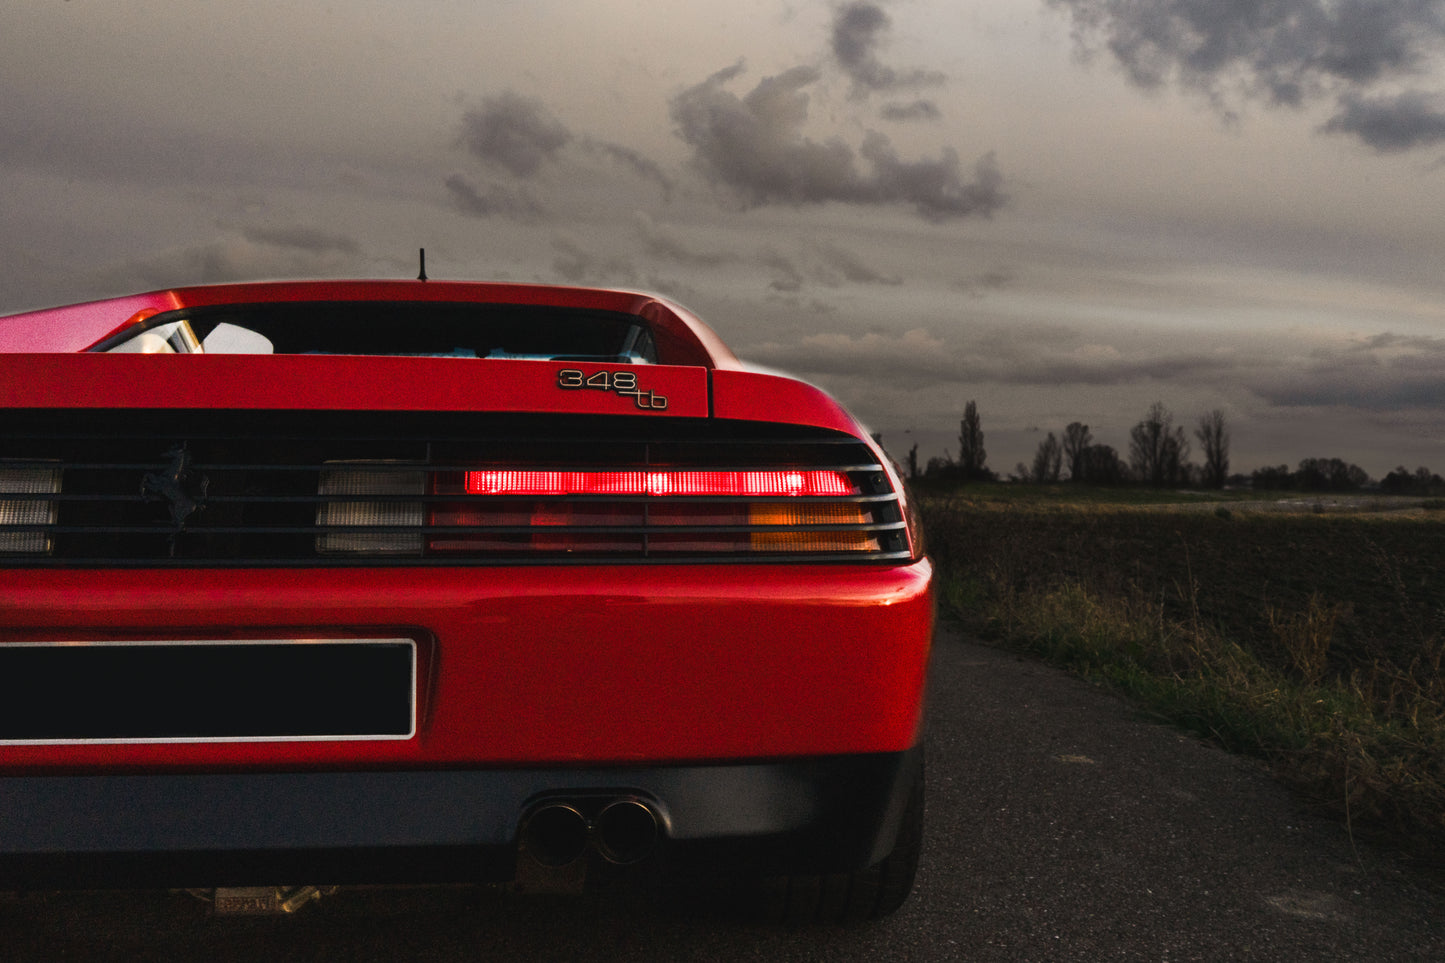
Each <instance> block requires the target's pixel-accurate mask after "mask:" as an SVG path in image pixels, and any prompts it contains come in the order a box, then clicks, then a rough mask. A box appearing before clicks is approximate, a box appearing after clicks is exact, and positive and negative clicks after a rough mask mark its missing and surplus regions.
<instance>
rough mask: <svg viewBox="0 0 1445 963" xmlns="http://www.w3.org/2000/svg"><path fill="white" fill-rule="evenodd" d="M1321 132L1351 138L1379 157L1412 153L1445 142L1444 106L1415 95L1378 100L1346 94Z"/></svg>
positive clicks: (1407, 94) (1437, 99) (1436, 99)
mask: <svg viewBox="0 0 1445 963" xmlns="http://www.w3.org/2000/svg"><path fill="white" fill-rule="evenodd" d="M1323 129H1324V130H1325V131H1327V132H1329V133H1332V134H1354V135H1355V136H1356V137H1358V138H1360V140H1362V141H1364V142H1365V143H1366V144H1369V145H1370V146H1371V147H1373V148H1374V149H1375V150H1377V151H1379V152H1381V153H1393V152H1397V151H1406V150H1412V149H1414V148H1416V147H1427V146H1429V145H1431V144H1438V143H1440V142H1441V141H1445V106H1442V100H1441V98H1439V97H1432V96H1429V95H1427V94H1423V93H1420V92H1419V91H1406V92H1404V93H1402V94H1396V95H1394V96H1382V97H1361V96H1358V95H1355V94H1347V95H1344V96H1342V97H1341V98H1340V109H1339V112H1338V113H1336V114H1335V116H1333V117H1331V118H1330V120H1329V122H1328V123H1326V124H1325V125H1324V128H1323Z"/></svg>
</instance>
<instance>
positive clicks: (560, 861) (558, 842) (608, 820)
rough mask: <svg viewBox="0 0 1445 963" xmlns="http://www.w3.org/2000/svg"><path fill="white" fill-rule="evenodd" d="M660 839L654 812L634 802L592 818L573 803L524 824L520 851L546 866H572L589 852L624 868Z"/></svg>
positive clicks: (547, 809)
mask: <svg viewBox="0 0 1445 963" xmlns="http://www.w3.org/2000/svg"><path fill="white" fill-rule="evenodd" d="M661 835H662V828H661V820H660V819H659V817H658V815H657V813H656V812H655V811H654V810H653V809H652V807H651V806H648V805H647V804H646V803H643V802H640V801H638V800H636V799H618V800H615V801H613V802H610V803H608V804H607V805H605V806H603V807H602V808H601V809H600V810H598V812H597V814H596V815H595V816H594V817H592V819H590V820H589V819H588V818H587V817H586V816H584V815H583V814H582V811H581V810H580V809H578V808H577V807H576V806H574V805H572V804H571V803H566V802H553V803H547V804H546V805H543V806H541V807H539V808H538V809H536V810H535V811H534V812H533V813H532V815H531V816H529V817H528V818H527V821H526V823H525V824H523V826H522V849H523V850H524V851H525V852H526V853H527V854H528V855H529V856H531V858H532V859H534V860H536V861H537V862H538V863H539V864H541V865H542V866H546V867H548V868H557V867H561V866H566V865H568V864H570V863H573V862H576V861H577V860H578V859H581V858H582V856H583V854H585V853H586V852H587V850H588V849H589V848H594V849H595V850H596V851H597V854H598V855H599V856H601V857H602V858H603V859H605V860H607V861H608V862H609V863H613V864H615V865H618V866H627V865H630V864H632V863H638V862H641V861H642V860H644V859H646V858H647V857H648V855H649V854H651V853H652V851H653V850H654V849H655V848H656V847H657V842H658V840H659V838H660V837H661Z"/></svg>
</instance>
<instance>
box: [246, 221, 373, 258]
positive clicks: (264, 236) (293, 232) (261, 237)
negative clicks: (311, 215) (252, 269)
mask: <svg viewBox="0 0 1445 963" xmlns="http://www.w3.org/2000/svg"><path fill="white" fill-rule="evenodd" d="M242 234H243V235H244V236H245V238H246V240H248V241H250V242H252V243H253V244H266V245H270V246H272V247H285V248H293V249H295V250H298V251H309V252H312V253H316V254H325V253H328V252H332V251H334V252H337V253H339V254H357V253H359V252H360V250H361V246H360V245H359V244H357V243H356V241H354V240H352V239H351V238H349V237H343V236H341V235H339V234H328V233H326V232H325V231H321V230H318V229H317V228H312V227H248V228H246V229H245V230H244V231H242Z"/></svg>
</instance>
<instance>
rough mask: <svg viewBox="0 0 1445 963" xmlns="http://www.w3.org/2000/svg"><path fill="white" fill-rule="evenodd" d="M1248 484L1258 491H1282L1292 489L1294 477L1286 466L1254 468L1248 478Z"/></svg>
mask: <svg viewBox="0 0 1445 963" xmlns="http://www.w3.org/2000/svg"><path fill="white" fill-rule="evenodd" d="M1249 479H1250V484H1251V485H1252V486H1253V487H1254V488H1256V489H1258V490H1259V491H1283V490H1284V489H1287V488H1292V487H1294V476H1293V475H1291V474H1290V470H1289V466H1288V465H1278V466H1273V465H1272V466H1270V467H1268V468H1256V469H1255V470H1254V473H1253V474H1252V475H1250V476H1249Z"/></svg>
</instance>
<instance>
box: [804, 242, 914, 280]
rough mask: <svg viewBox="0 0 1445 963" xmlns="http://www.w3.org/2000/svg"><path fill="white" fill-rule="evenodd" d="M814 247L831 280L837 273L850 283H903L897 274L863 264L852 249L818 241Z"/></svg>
mask: <svg viewBox="0 0 1445 963" xmlns="http://www.w3.org/2000/svg"><path fill="white" fill-rule="evenodd" d="M815 248H816V250H817V252H818V255H819V257H820V258H821V259H822V265H823V268H824V270H825V271H827V272H828V278H829V280H830V281H831V280H832V276H833V275H834V274H837V275H841V276H842V280H844V281H848V282H849V283H852V284H885V285H890V286H892V285H899V284H902V283H903V278H901V277H899V276H898V275H896V274H884V273H882V272H881V271H878V270H875V269H874V268H872V267H870V266H869V265H867V264H864V263H863V260H862V259H861V258H859V257H858V255H856V254H854V253H853V252H852V251H847V250H844V249H843V248H841V247H838V246H837V245H835V244H826V243H823V242H819V243H818V244H816V245H815ZM836 284H837V282H836V281H833V284H832V285H831V286H836Z"/></svg>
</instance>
